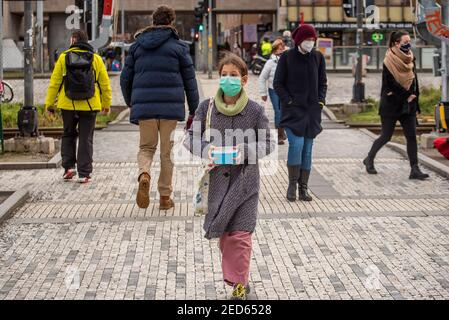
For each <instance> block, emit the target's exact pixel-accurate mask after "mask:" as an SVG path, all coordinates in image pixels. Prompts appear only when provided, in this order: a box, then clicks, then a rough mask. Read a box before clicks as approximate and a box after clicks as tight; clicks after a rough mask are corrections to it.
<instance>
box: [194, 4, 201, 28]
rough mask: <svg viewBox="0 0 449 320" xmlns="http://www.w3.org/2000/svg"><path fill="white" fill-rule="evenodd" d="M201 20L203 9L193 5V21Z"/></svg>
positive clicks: (198, 21)
mask: <svg viewBox="0 0 449 320" xmlns="http://www.w3.org/2000/svg"><path fill="white" fill-rule="evenodd" d="M202 21H203V9H202V8H200V7H195V22H196V24H200V23H201V22H202Z"/></svg>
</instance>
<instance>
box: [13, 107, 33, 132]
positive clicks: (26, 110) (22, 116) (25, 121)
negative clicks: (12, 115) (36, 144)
mask: <svg viewBox="0 0 449 320" xmlns="http://www.w3.org/2000/svg"><path fill="white" fill-rule="evenodd" d="M17 125H18V127H19V131H20V135H21V136H32V137H33V136H37V135H38V131H37V109H36V107H22V108H21V109H20V110H19V112H18V115H17Z"/></svg>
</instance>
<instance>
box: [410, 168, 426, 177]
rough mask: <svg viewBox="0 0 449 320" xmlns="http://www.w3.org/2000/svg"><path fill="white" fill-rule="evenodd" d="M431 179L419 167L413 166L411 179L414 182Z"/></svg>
mask: <svg viewBox="0 0 449 320" xmlns="http://www.w3.org/2000/svg"><path fill="white" fill-rule="evenodd" d="M427 178H429V175H428V174H426V173H423V172H422V171H421V169H420V168H419V166H418V165H414V166H412V171H411V172H410V179H412V180H425V179H427Z"/></svg>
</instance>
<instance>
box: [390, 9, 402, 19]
mask: <svg viewBox="0 0 449 320" xmlns="http://www.w3.org/2000/svg"><path fill="white" fill-rule="evenodd" d="M390 21H391V22H402V21H403V17H402V7H390Z"/></svg>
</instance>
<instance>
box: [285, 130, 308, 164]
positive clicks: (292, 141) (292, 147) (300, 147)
mask: <svg viewBox="0 0 449 320" xmlns="http://www.w3.org/2000/svg"><path fill="white" fill-rule="evenodd" d="M285 132H287V137H288V144H289V146H288V162H287V164H288V165H289V166H301V169H302V170H306V171H310V170H311V169H312V148H313V139H308V138H304V137H298V136H296V135H295V134H294V133H293V132H292V130H290V129H289V128H285Z"/></svg>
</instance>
